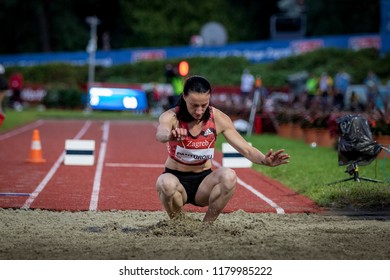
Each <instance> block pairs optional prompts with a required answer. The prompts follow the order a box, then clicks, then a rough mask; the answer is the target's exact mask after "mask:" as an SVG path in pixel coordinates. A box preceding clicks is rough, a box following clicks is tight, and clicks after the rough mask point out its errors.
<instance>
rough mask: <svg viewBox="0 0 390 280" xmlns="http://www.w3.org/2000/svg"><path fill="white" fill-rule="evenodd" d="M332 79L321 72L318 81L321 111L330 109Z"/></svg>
mask: <svg viewBox="0 0 390 280" xmlns="http://www.w3.org/2000/svg"><path fill="white" fill-rule="evenodd" d="M332 88H333V79H332V77H330V76H329V75H328V73H326V72H323V73H322V74H321V77H320V81H319V89H320V96H321V107H322V110H323V111H326V110H328V109H330V104H331V97H332V95H333V92H332Z"/></svg>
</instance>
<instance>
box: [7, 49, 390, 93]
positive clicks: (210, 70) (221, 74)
mask: <svg viewBox="0 0 390 280" xmlns="http://www.w3.org/2000/svg"><path fill="white" fill-rule="evenodd" d="M180 60H181V59H180V58H178V59H174V60H166V61H142V62H138V63H135V64H123V65H117V66H112V67H97V68H96V74H95V80H96V81H98V82H116V83H151V82H152V83H154V82H157V83H163V82H165V77H164V66H165V64H166V63H172V64H175V63H178V62H179V61H180ZM186 60H187V61H188V62H189V64H190V75H203V76H205V77H207V78H208V79H209V80H210V81H211V82H212V84H214V85H235V86H238V85H239V84H240V77H241V73H242V71H243V69H244V68H248V69H249V70H250V71H251V72H252V73H253V74H254V75H256V76H261V78H262V80H263V84H264V85H265V86H272V87H275V86H276V87H277V86H285V85H286V83H287V82H286V78H287V76H288V75H290V74H293V73H296V72H301V71H304V70H306V71H308V72H312V73H313V74H315V75H318V76H319V75H320V74H321V73H322V72H324V71H326V72H328V73H329V74H330V75H331V76H334V75H335V74H336V73H337V71H338V70H340V69H342V68H343V69H344V70H345V71H347V72H348V73H350V74H351V76H352V83H362V81H363V79H364V78H365V77H366V75H367V71H368V70H370V69H371V70H373V71H374V72H376V73H378V74H379V76H380V77H381V78H382V80H383V81H385V80H387V79H389V78H390V66H389V65H390V54H389V55H387V56H385V57H380V55H379V53H378V51H377V50H375V49H363V50H360V51H352V50H345V49H335V48H326V49H325V48H324V49H318V50H316V51H313V52H309V53H306V54H302V55H297V56H291V57H287V58H284V59H280V60H277V61H275V62H272V63H258V64H251V63H249V62H248V61H247V60H246V59H245V58H244V57H226V58H210V57H194V58H186ZM15 71H18V72H21V73H22V74H23V75H24V77H25V80H26V82H27V83H32V84H45V85H62V86H64V87H69V86H72V87H77V86H81V85H83V84H85V83H86V81H87V79H88V68H87V66H74V65H69V64H48V65H39V66H32V67H9V68H8V69H7V73H6V74H7V75H9V74H10V73H12V72H15Z"/></svg>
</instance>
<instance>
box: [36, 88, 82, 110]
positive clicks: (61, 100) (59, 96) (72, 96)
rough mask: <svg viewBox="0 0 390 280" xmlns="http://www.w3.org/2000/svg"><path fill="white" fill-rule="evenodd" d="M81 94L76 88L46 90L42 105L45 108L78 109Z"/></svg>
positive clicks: (80, 102)
mask: <svg viewBox="0 0 390 280" xmlns="http://www.w3.org/2000/svg"><path fill="white" fill-rule="evenodd" d="M83 94H84V93H83V92H82V91H81V90H79V89H77V88H69V89H66V88H50V89H48V90H47V92H46V95H45V97H44V98H43V101H42V104H43V105H45V106H46V107H47V108H62V109H80V108H82V106H83V104H82V100H83V98H82V97H83Z"/></svg>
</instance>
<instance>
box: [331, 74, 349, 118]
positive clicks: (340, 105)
mask: <svg viewBox="0 0 390 280" xmlns="http://www.w3.org/2000/svg"><path fill="white" fill-rule="evenodd" d="M350 82H351V76H350V75H349V74H348V73H347V72H345V70H344V69H340V71H339V72H337V74H336V76H335V77H334V90H335V95H334V99H333V106H334V107H335V109H337V110H339V111H341V110H343V109H344V106H345V104H344V98H345V93H346V92H347V88H348V86H349V85H350Z"/></svg>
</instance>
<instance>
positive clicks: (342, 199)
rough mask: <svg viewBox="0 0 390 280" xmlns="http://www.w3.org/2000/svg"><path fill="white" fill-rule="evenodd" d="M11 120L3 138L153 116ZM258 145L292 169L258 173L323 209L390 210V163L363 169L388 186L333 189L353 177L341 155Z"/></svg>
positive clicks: (264, 140) (287, 142)
mask: <svg viewBox="0 0 390 280" xmlns="http://www.w3.org/2000/svg"><path fill="white" fill-rule="evenodd" d="M6 117H7V118H6V121H5V122H4V123H3V126H2V127H0V133H2V132H5V131H8V130H10V129H13V128H15V127H18V126H21V125H23V124H25V123H28V122H32V121H34V120H37V119H97V120H98V119H104V120H117V119H133V120H134V119H139V120H144V119H153V118H152V117H150V116H149V115H145V114H135V113H130V112H95V111H94V112H90V113H85V112H83V111H62V110H46V111H42V112H40V111H37V110H35V109H30V110H25V111H22V112H15V111H13V110H8V111H6ZM224 141H225V139H224V138H223V137H219V138H218V142H217V148H219V149H221V145H222V142H224ZM247 141H248V142H251V143H252V144H253V146H255V147H257V148H259V149H260V150H261V151H263V152H266V151H268V150H269V149H270V148H273V149H274V150H277V149H285V150H286V152H287V153H289V154H290V156H291V160H290V163H289V164H287V165H282V166H278V167H276V168H269V167H265V166H261V165H258V166H257V165H256V166H254V167H253V168H254V169H256V170H258V171H260V172H262V173H263V174H265V175H267V176H269V177H272V178H274V179H277V180H278V181H280V182H282V183H283V184H285V185H286V186H288V187H290V188H291V189H293V190H295V191H297V192H299V193H301V194H304V195H306V196H307V197H309V198H311V199H313V200H314V201H315V202H316V203H317V204H318V205H320V206H324V207H339V208H344V207H348V208H356V209H389V208H390V161H389V159H384V160H382V159H376V160H375V161H373V162H372V163H371V164H370V165H367V166H360V167H359V175H360V176H362V177H368V178H375V179H378V180H382V181H384V183H372V182H366V181H362V182H355V181H353V180H352V181H348V182H342V183H337V184H333V185H328V183H331V182H335V181H337V180H342V179H345V178H349V176H350V175H349V174H348V173H346V172H345V170H346V167H345V166H339V165H338V161H337V151H336V150H335V149H333V148H325V147H316V148H311V147H310V146H309V145H307V144H305V143H304V142H303V141H301V140H291V139H285V138H281V137H278V136H277V135H272V134H261V135H252V136H251V137H250V138H247Z"/></svg>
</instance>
